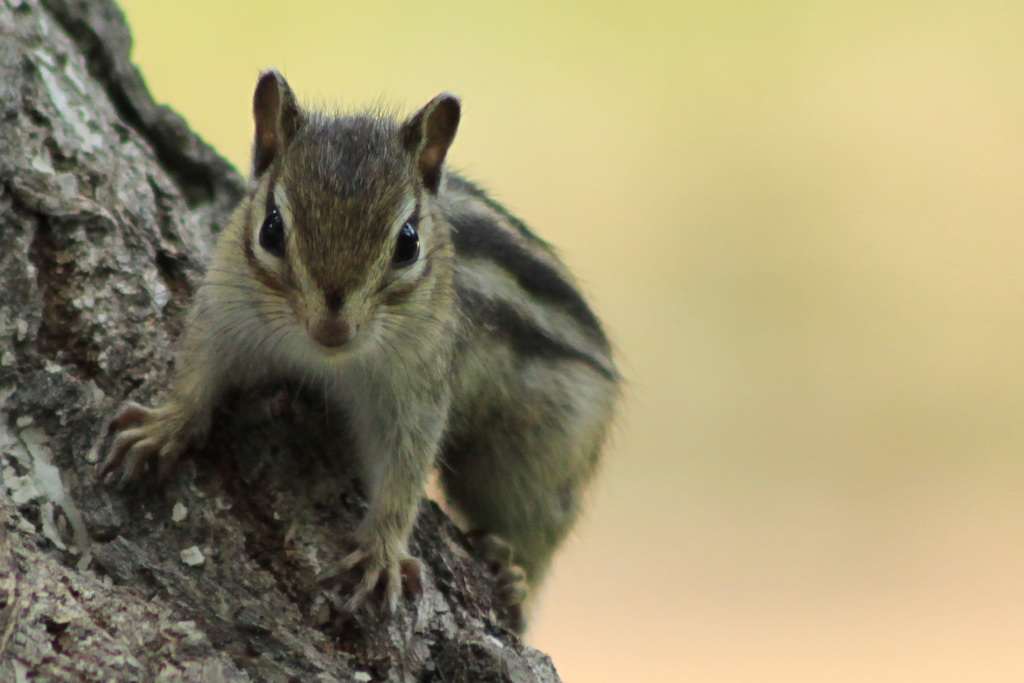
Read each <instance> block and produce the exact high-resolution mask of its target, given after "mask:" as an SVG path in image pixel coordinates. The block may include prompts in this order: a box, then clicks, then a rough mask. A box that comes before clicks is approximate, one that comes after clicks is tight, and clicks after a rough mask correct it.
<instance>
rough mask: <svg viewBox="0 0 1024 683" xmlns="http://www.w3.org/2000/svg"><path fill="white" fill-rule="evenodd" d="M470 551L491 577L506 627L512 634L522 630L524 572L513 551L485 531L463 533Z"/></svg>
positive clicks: (498, 537)
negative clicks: (470, 548) (503, 611)
mask: <svg viewBox="0 0 1024 683" xmlns="http://www.w3.org/2000/svg"><path fill="white" fill-rule="evenodd" d="M467 539H468V540H469V544H470V546H471V547H472V548H473V554H474V555H476V557H477V559H478V560H480V561H481V562H483V563H484V565H485V566H486V567H487V569H488V571H490V573H491V574H492V575H493V576H494V592H495V595H496V596H497V598H498V602H500V603H501V605H502V606H503V607H504V609H505V613H506V615H507V617H506V620H507V622H508V624H507V625H508V627H509V628H511V629H512V630H513V631H515V632H516V633H522V632H523V631H525V630H526V614H525V610H524V603H525V602H526V598H527V597H528V596H529V594H530V591H529V585H528V583H527V581H526V572H525V571H523V568H522V567H520V566H519V565H517V564H515V558H514V555H515V553H514V551H513V550H512V546H510V545H509V544H508V543H507V542H505V540H504V539H502V538H501V537H500V536H498V535H496V534H492V533H490V532H487V531H482V530H478V531H471V532H469V533H468V534H467Z"/></svg>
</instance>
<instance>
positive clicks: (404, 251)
mask: <svg viewBox="0 0 1024 683" xmlns="http://www.w3.org/2000/svg"><path fill="white" fill-rule="evenodd" d="M419 255H420V236H419V235H418V234H416V226H415V225H413V223H412V221H408V222H406V224H405V225H403V226H402V229H401V230H399V231H398V241H397V242H396V243H395V255H394V258H392V259H391V262H392V263H393V264H394V265H396V266H398V267H404V266H411V265H412V264H413V263H415V262H416V257H418V256H419Z"/></svg>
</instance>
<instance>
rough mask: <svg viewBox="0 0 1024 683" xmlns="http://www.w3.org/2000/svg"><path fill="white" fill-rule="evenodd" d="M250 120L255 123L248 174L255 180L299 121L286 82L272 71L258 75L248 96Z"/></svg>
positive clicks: (279, 149) (281, 147)
mask: <svg viewBox="0 0 1024 683" xmlns="http://www.w3.org/2000/svg"><path fill="white" fill-rule="evenodd" d="M252 117H253V119H254V120H255V122H256V138H255V140H254V141H253V144H252V174H253V177H255V178H258V177H260V176H261V175H263V172H264V171H266V170H267V168H268V167H269V166H270V164H272V163H273V162H274V159H276V158H277V156H278V155H279V154H280V153H281V152H282V151H284V149H285V148H286V147H287V146H288V144H289V143H290V142H291V141H292V138H293V137H294V136H295V131H296V130H297V129H298V127H299V120H300V118H301V112H300V111H299V105H298V104H296V102H295V95H294V94H292V89H291V88H289V87H288V81H286V80H284V76H282V75H281V74H279V73H278V72H277V71H274V70H273V69H271V70H269V71H264V72H263V73H262V74H260V80H259V82H258V83H257V84H256V93H255V94H254V95H253V96H252Z"/></svg>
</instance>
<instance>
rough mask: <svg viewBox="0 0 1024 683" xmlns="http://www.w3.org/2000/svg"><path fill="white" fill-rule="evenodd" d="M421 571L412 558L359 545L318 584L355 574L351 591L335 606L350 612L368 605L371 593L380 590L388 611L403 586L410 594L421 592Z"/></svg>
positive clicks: (398, 598)
mask: <svg viewBox="0 0 1024 683" xmlns="http://www.w3.org/2000/svg"><path fill="white" fill-rule="evenodd" d="M422 573H423V568H422V565H421V564H420V561H419V560H417V559H416V558H415V557H411V556H409V555H406V554H404V553H401V554H388V553H385V552H382V551H381V550H379V549H376V548H373V549H371V548H359V549H357V550H355V551H353V552H351V553H349V554H348V555H347V556H346V557H345V558H344V559H342V560H341V562H340V563H339V564H338V567H337V569H336V570H334V571H331V572H329V573H328V574H327V575H326V576H324V577H322V578H321V583H323V584H336V583H338V582H339V581H340V580H341V577H342V576H344V575H346V574H354V575H356V576H359V580H358V582H357V583H356V585H355V587H354V588H353V589H352V592H351V594H350V595H349V596H348V598H347V599H345V600H344V601H343V602H341V603H340V604H339V605H337V606H338V607H339V608H340V609H341V610H342V611H344V612H347V613H349V614H352V613H354V612H356V611H357V610H359V609H360V608H362V607H363V606H364V605H367V604H370V602H371V598H372V596H373V594H374V593H376V592H378V591H380V592H381V593H382V601H383V606H384V609H385V610H386V611H387V612H388V613H389V614H391V613H394V612H395V611H396V610H397V609H398V602H399V600H401V598H402V589H403V587H404V588H405V592H406V593H408V594H409V595H411V596H413V597H419V596H420V595H421V594H422V593H423V579H422Z"/></svg>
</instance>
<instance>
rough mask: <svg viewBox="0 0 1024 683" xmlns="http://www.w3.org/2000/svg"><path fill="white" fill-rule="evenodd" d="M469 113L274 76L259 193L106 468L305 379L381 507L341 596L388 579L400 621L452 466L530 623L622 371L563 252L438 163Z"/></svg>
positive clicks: (230, 234)
mask: <svg viewBox="0 0 1024 683" xmlns="http://www.w3.org/2000/svg"><path fill="white" fill-rule="evenodd" d="M460 111H461V107H460V103H459V100H458V99H457V98H456V97H455V96H453V95H450V94H447V93H444V94H441V95H438V96H437V97H435V98H434V99H433V100H431V101H430V102H429V103H428V104H427V105H426V106H424V107H423V108H422V109H420V110H419V111H417V112H416V113H415V114H414V115H412V116H411V117H409V118H408V119H407V120H405V121H398V120H396V119H394V118H393V117H391V116H388V115H386V114H383V113H380V112H376V111H367V112H362V113H355V114H350V115H344V116H338V115H333V114H327V113H323V112H319V111H313V110H311V109H305V108H301V107H300V106H299V105H298V104H297V102H296V98H295V96H294V95H293V93H292V90H291V88H290V87H289V85H288V83H287V82H286V81H285V79H284V78H283V77H282V76H281V75H280V74H279V73H278V72H276V71H273V70H271V71H267V72H264V73H263V74H262V75H261V77H260V79H259V81H258V83H257V86H256V91H255V94H254V97H253V117H254V119H255V141H254V143H253V152H252V174H251V179H250V182H249V188H248V192H247V194H246V196H245V198H244V199H243V200H242V201H241V203H240V205H239V206H238V208H237V209H236V211H235V212H234V214H233V216H232V219H231V222H230V225H229V227H228V228H227V229H226V230H225V232H224V233H223V234H222V235H221V236H220V237H219V241H218V244H217V247H216V251H215V254H214V256H213V258H212V262H211V263H210V264H209V267H208V271H207V274H206V277H205V280H204V282H203V284H202V286H201V287H200V289H199V291H198V293H197V295H196V300H195V302H194V304H193V308H192V310H191V313H190V316H189V319H188V322H187V325H186V329H185V331H184V335H183V338H182V340H181V342H180V344H181V347H180V352H179V357H178V361H177V365H176V376H175V380H174V384H173V389H172V392H171V395H170V398H169V399H168V400H167V402H166V403H164V404H163V405H161V406H160V407H157V408H152V409H151V408H144V407H142V406H140V405H137V404H134V403H128V404H126V405H125V406H124V407H123V408H122V409H121V410H120V411H119V413H118V414H117V416H116V417H115V418H114V419H113V421H112V422H111V424H110V430H111V431H112V433H113V438H112V441H111V443H110V447H109V448H108V449H107V451H106V453H105V457H104V460H103V462H102V464H101V465H100V469H99V474H100V477H101V478H102V479H103V480H104V481H106V482H107V483H111V484H116V485H120V486H123V485H126V484H129V483H132V482H135V481H137V480H139V479H140V478H141V477H142V476H143V474H144V473H145V472H146V471H147V470H149V469H151V468H153V469H156V470H157V472H158V474H159V475H160V476H161V477H163V476H164V475H166V474H167V473H168V472H169V471H170V470H171V469H172V468H173V467H174V465H175V463H176V462H177V461H178V459H179V457H180V456H181V454H182V453H183V452H184V451H185V450H186V448H187V446H188V445H189V443H190V442H195V441H198V440H201V439H202V438H203V437H204V436H205V434H206V433H207V432H208V430H209V427H210V417H211V411H212V409H213V407H214V406H215V404H216V402H217V401H218V398H219V397H220V396H221V395H222V394H223V393H224V392H225V390H227V389H229V388H231V387H239V386H246V385H249V384H251V383H254V382H256V381H258V380H261V379H265V378H267V377H275V376H278V377H279V376H285V377H287V376H291V377H295V378H300V377H301V378H305V379H306V380H307V381H308V380H309V378H313V380H314V381H315V382H317V383H318V384H320V385H322V387H323V388H324V390H325V393H326V395H327V396H328V398H329V400H331V401H335V402H336V403H337V405H338V407H339V408H340V409H341V410H343V411H344V413H345V415H346V417H347V418H348V419H349V420H350V422H351V428H352V431H353V436H354V441H355V446H356V460H357V462H356V468H357V470H356V471H357V474H358V476H359V477H360V479H361V481H362V482H363V484H364V489H365V490H366V492H367V496H368V499H369V500H368V502H369V507H368V512H367V513H366V515H365V517H364V519H363V520H362V522H361V523H360V525H359V526H358V528H357V529H356V530H355V532H354V539H353V540H354V542H355V547H356V550H355V551H354V552H352V553H351V554H350V555H348V556H347V557H345V558H344V559H343V560H342V562H341V566H340V567H339V568H338V570H337V572H335V573H336V574H339V575H340V574H341V573H345V572H350V571H353V572H361V575H358V574H357V576H358V579H357V580H356V581H355V584H356V585H355V588H354V589H353V592H352V593H351V595H350V596H349V597H348V599H347V601H346V602H345V608H346V609H349V610H356V609H359V608H360V607H362V606H363V605H364V604H366V603H367V602H368V600H369V598H370V596H371V595H372V594H373V592H374V589H375V587H377V586H378V585H379V584H381V585H382V586H383V589H384V591H383V595H384V597H383V600H384V603H385V605H384V606H385V607H386V608H387V609H389V610H391V611H393V610H395V609H396V607H397V605H398V603H399V600H400V598H401V594H402V585H403V578H404V579H405V581H406V586H407V587H409V586H413V587H415V586H417V585H419V578H420V574H419V572H420V565H419V561H418V560H417V559H415V558H413V557H411V556H410V554H409V550H408V547H407V544H408V539H409V536H410V533H411V531H412V527H413V525H414V522H415V519H416V516H417V512H418V508H419V505H420V502H421V499H422V497H423V496H424V486H425V483H426V481H427V479H428V476H429V474H430V473H431V471H432V470H433V468H434V467H435V465H439V471H440V482H441V484H442V486H443V488H444V491H445V495H446V497H447V499H448V501H449V503H450V504H451V505H452V506H453V507H454V508H455V509H456V510H457V512H458V513H460V514H461V515H462V516H463V517H464V521H465V523H466V524H467V525H468V527H469V528H470V529H472V530H475V532H474V534H475V536H474V537H475V538H476V541H477V544H476V545H477V547H478V548H481V549H482V551H481V552H482V553H483V554H484V556H485V559H487V560H488V561H489V562H490V563H491V564H495V563H496V564H497V565H498V575H499V579H498V586H499V590H498V594H499V598H500V599H501V600H503V601H504V602H505V603H506V604H508V605H509V606H511V607H513V608H515V609H516V610H518V611H513V612H511V613H512V614H514V615H517V616H513V617H512V619H513V621H515V622H518V623H514V624H513V625H514V626H515V627H516V628H517V629H518V630H520V631H521V630H523V628H525V624H524V622H523V618H524V617H523V612H522V611H521V609H522V607H523V605H524V602H525V600H526V598H527V595H528V594H529V593H531V592H532V591H533V590H534V589H535V588H536V586H537V585H538V583H539V582H540V581H541V579H542V578H543V576H544V573H545V571H546V570H547V569H548V566H549V564H550V562H551V558H552V554H553V552H554V551H555V549H556V547H557V546H558V545H559V543H560V542H561V541H562V540H563V539H564V538H565V537H566V535H567V534H568V532H569V530H570V529H571V528H572V526H573V523H574V522H575V520H576V518H577V514H578V512H579V507H580V502H581V497H582V494H583V491H584V489H585V488H586V486H587V484H588V483H589V482H590V480H591V479H592V477H593V475H594V472H595V468H596V466H597V464H598V459H599V455H600V451H601V449H602V444H603V441H604V439H605V435H606V432H607V431H608V427H609V423H610V421H611V419H612V414H613V409H614V404H615V402H616V398H617V395H618V385H619V374H618V372H617V370H616V367H615V365H614V363H613V360H612V357H611V348H610V345H609V342H608V340H607V338H606V336H605V334H604V332H603V331H602V327H601V324H600V323H599V322H598V319H597V318H596V317H595V315H594V313H593V312H592V311H591V309H590V308H589V307H588V305H587V303H586V302H585V300H584V299H583V297H582V295H581V294H580V293H579V291H578V289H577V288H576V286H575V284H574V282H573V279H572V277H571V276H570V275H569V273H568V271H567V270H566V268H565V266H564V265H563V264H562V263H561V262H560V261H559V259H558V258H557V256H556V255H555V253H554V251H553V250H552V248H551V247H550V246H549V245H548V244H547V243H545V242H544V241H542V240H541V239H539V238H538V237H536V236H535V235H534V234H533V233H532V232H531V231H530V230H529V229H527V228H526V226H525V225H524V224H523V223H522V222H520V221H519V220H518V219H516V218H515V217H513V216H512V215H511V214H510V213H509V212H507V211H506V210H505V209H504V208H502V206H501V205H499V204H498V203H497V202H496V201H494V200H493V199H491V198H490V197H489V196H488V195H487V194H485V193H484V192H483V191H482V190H480V189H479V188H478V187H477V186H475V185H474V184H472V183H470V182H469V181H467V180H466V179H464V178H462V177H461V176H459V175H457V174H455V173H453V172H451V171H447V170H446V169H445V167H444V160H445V157H446V155H447V152H448V148H449V146H450V145H451V144H452V140H453V139H454V137H455V133H456V130H457V128H458V124H459V118H460ZM413 590H415V588H414V589H413Z"/></svg>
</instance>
